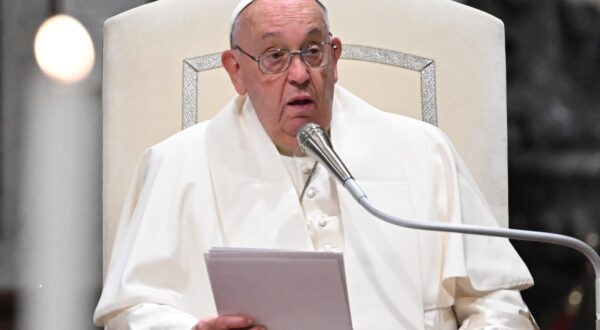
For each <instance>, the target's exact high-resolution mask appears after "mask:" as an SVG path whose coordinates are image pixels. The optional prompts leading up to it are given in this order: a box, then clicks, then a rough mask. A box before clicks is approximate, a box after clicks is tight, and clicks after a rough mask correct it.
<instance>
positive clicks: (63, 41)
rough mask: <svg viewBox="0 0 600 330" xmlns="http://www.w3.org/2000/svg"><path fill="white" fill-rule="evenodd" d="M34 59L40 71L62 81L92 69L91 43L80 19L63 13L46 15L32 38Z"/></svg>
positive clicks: (78, 78) (74, 77)
mask: <svg viewBox="0 0 600 330" xmlns="http://www.w3.org/2000/svg"><path fill="white" fill-rule="evenodd" d="M34 51H35V59H36V61H37V63H38V65H39V66H40V69H42V71H43V72H44V73H45V74H46V75H48V76H50V77H51V78H53V79H55V80H58V81H60V82H63V83H75V82H78V81H80V80H82V79H84V78H85V77H87V75H88V74H89V73H90V71H92V67H93V66H94V45H93V44H92V39H91V37H90V35H89V33H88V32H87V30H86V29H85V27H83V25H81V23H80V22H79V21H78V20H76V19H75V18H73V17H71V16H67V15H62V14H61V15H55V16H52V17H50V18H48V19H47V20H46V21H45V22H44V23H43V24H42V25H41V26H40V28H39V29H38V31H37V33H36V35H35V41H34Z"/></svg>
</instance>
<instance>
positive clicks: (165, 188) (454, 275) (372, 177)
mask: <svg viewBox="0 0 600 330" xmlns="http://www.w3.org/2000/svg"><path fill="white" fill-rule="evenodd" d="M331 140H332V144H333V146H334V148H335V149H336V151H337V152H338V154H339V155H340V157H341V158H342V159H343V160H344V161H345V163H346V165H347V166H348V168H349V170H350V171H351V172H352V173H353V175H354V177H355V178H356V181H357V182H358V183H359V184H360V185H361V186H362V188H363V190H364V191H365V193H366V194H367V195H368V196H369V198H370V200H371V201H372V202H374V203H375V205H377V206H378V207H380V208H381V209H382V210H385V211H387V212H388V213H390V214H394V215H398V216H402V217H407V218H413V219H429V220H439V221H442V222H447V223H466V224H479V225H488V226H497V223H496V221H495V219H494V217H493V215H492V212H491V210H490V209H489V207H488V206H487V205H486V203H485V201H484V199H483V196H482V194H481V193H480V191H479V190H478V189H477V187H476V185H475V182H474V180H473V178H472V177H471V176H470V174H469V173H468V171H467V169H466V167H465V165H464V164H463V163H462V161H461V160H460V159H459V157H458V156H457V154H456V152H455V151H454V149H453V148H452V146H451V145H450V143H449V142H448V140H447V138H446V137H445V136H444V135H443V133H441V132H440V130H439V129H437V128H436V127H434V126H431V125H428V124H426V123H423V122H421V121H418V120H414V119H409V118H406V117H402V116H398V115H395V114H389V113H384V112H381V111H379V110H377V109H375V108H373V107H372V106H370V105H368V104H367V103H365V102H364V101H362V100H360V99H359V98H357V97H356V96H354V95H352V94H350V93H349V92H348V91H346V90H344V89H342V88H341V87H336V91H335V98H334V104H333V119H332V123H331ZM294 162H295V160H292V161H291V163H290V160H289V159H287V160H286V159H285V157H282V156H281V155H280V154H279V153H278V151H277V149H276V148H275V146H274V145H273V144H272V142H271V141H270V139H269V137H268V135H267V134H266V132H265V131H264V129H263V128H262V126H261V125H260V122H259V121H258V119H257V117H256V114H255V113H254V109H253V108H252V105H251V103H250V102H249V101H248V100H247V98H246V97H236V98H235V99H234V100H233V101H232V102H231V103H230V104H228V105H227V106H226V107H225V109H223V110H222V111H221V112H220V113H219V114H218V115H217V116H216V117H215V118H213V119H212V120H210V121H208V122H203V123H200V124H197V125H195V126H194V127H192V128H189V129H186V130H184V131H182V132H179V133H177V134H175V135H174V136H172V137H170V138H169V139H167V140H165V141H163V142H161V143H159V144H158V145H155V146H153V147H151V148H150V149H149V150H147V151H146V152H145V153H144V155H143V156H142V159H141V161H140V163H139V166H138V169H137V172H136V174H135V177H134V180H133V183H132V185H131V187H130V190H129V195H128V197H127V200H126V202H125V207H124V210H123V213H122V215H121V221H120V225H119V228H118V231H117V237H116V243H115V248H114V249H113V251H114V252H113V255H112V257H111V259H110V264H109V267H108V271H107V275H106V279H105V283H104V289H103V292H102V296H101V298H100V302H99V303H98V307H97V309H96V312H95V315H94V319H95V322H96V323H97V324H100V325H102V324H105V325H107V326H108V327H109V328H116V329H120V328H134V329H138V328H139V329H150V328H156V329H190V328H192V326H193V325H194V324H195V323H196V322H197V321H198V319H199V318H202V317H205V316H209V315H214V314H216V309H215V306H214V301H213V297H212V292H211V288H210V283H209V280H208V275H207V272H206V269H205V265H204V260H203V253H205V252H206V251H208V250H209V249H210V248H211V247H214V246H231V247H261V248H281V249H296V250H327V249H333V250H340V251H343V252H344V262H345V265H346V276H347V285H348V294H349V303H350V310H351V314H352V321H353V325H354V329H356V330H361V329H454V328H456V323H455V322H456V321H455V320H454V319H455V318H456V319H457V320H458V324H459V325H460V324H461V323H462V327H464V328H469V329H470V328H483V327H485V326H490V325H491V328H513V329H528V328H533V327H534V325H533V324H534V322H533V321H532V319H531V317H530V315H529V311H528V310H527V307H526V306H525V305H524V303H523V302H522V300H521V297H520V294H519V292H518V290H521V289H524V288H527V287H529V286H531V285H532V284H533V281H532V279H531V276H530V274H529V272H528V270H527V267H526V266H525V265H524V263H523V262H522V260H521V259H520V258H519V256H518V255H517V253H516V252H515V250H514V249H513V248H512V246H511V245H510V243H509V242H508V240H506V239H500V238H492V237H481V236H468V235H467V236H463V235H460V234H448V233H435V232H425V231H416V230H413V229H405V228H400V227H396V226H393V225H391V224H388V223H385V222H383V221H380V220H378V219H375V218H374V217H373V216H371V215H370V214H368V213H367V212H366V211H364V210H363V209H362V208H361V207H360V206H359V205H358V204H357V203H356V202H355V201H354V199H353V198H352V197H351V196H350V195H349V194H348V193H347V192H346V191H345V190H344V188H343V187H341V186H339V185H338V184H337V183H334V181H333V180H332V179H330V178H328V177H327V176H326V174H324V173H325V171H320V173H321V174H320V179H318V178H317V180H315V188H314V189H322V190H323V191H324V193H322V194H325V196H326V199H325V200H327V199H329V200H332V201H335V202H336V203H335V207H329V208H328V207H327V206H326V205H325V204H327V203H325V204H323V203H321V204H320V205H319V203H312V202H310V201H309V202H307V203H304V202H302V203H301V202H299V200H298V191H299V190H300V189H299V187H298V186H299V184H298V183H297V182H295V181H298V180H296V179H297V177H296V176H295V175H294V173H293V172H294V170H293V163H294ZM299 162H300V163H302V162H303V161H302V160H300V161H299ZM286 164H287V165H286ZM290 164H292V165H290ZM323 175H325V177H323ZM324 178H325V179H324ZM328 183H329V186H328ZM318 192H319V191H318V190H317V191H316V193H315V191H313V192H311V193H310V194H309V195H312V196H313V197H314V196H315V195H318ZM307 198H308V199H310V198H312V197H311V196H308V197H305V199H307ZM311 203H312V204H311ZM329 204H331V203H329ZM330 206H331V205H330ZM319 208H321V209H320V210H319ZM315 211H318V212H317V213H320V215H321V217H320V218H319V219H320V220H321V221H320V222H319V221H318V220H315V218H314V217H313V215H314V214H315ZM323 218H324V219H325V220H327V221H325V222H323V221H322V220H323ZM336 219H337V220H339V221H337V222H336ZM315 221H317V222H315ZM328 221H329V222H328ZM319 223H320V225H319ZM323 223H325V225H323ZM319 228H323V229H319ZM332 228H333V229H332ZM325 229H327V230H325ZM266 326H267V327H268V324H266ZM271 330H279V329H271Z"/></svg>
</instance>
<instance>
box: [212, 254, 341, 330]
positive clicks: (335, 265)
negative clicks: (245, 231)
mask: <svg viewBox="0 0 600 330" xmlns="http://www.w3.org/2000/svg"><path fill="white" fill-rule="evenodd" d="M204 258H205V261H206V266H207V268H208V275H209V277H210V282H211V286H212V290H213V295H214V298H215V303H216V306H217V311H218V313H219V315H225V314H248V315H250V316H251V317H253V318H254V319H255V320H256V322H257V324H261V325H264V326H266V327H267V328H268V329H269V330H296V329H298V330H300V329H302V330H305V329H313V330H320V329H323V330H325V329H326V330H348V329H352V322H351V319H350V308H349V306H348V294H347V291H346V276H345V273H344V262H343V258H342V254H340V253H332V252H303V251H282V250H267V249H243V248H213V249H211V250H210V252H209V253H206V254H205V255H204Z"/></svg>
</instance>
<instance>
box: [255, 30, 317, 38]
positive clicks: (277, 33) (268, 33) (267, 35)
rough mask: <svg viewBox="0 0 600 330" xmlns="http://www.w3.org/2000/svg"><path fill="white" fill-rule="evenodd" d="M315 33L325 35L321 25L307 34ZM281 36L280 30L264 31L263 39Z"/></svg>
mask: <svg viewBox="0 0 600 330" xmlns="http://www.w3.org/2000/svg"><path fill="white" fill-rule="evenodd" d="M315 34H316V35H319V36H321V35H323V30H322V29H321V28H319V27H314V28H312V29H310V31H308V33H307V34H306V35H309V36H311V35H315ZM280 36H281V33H280V32H265V33H263V35H262V37H261V39H263V40H264V39H268V38H272V37H280Z"/></svg>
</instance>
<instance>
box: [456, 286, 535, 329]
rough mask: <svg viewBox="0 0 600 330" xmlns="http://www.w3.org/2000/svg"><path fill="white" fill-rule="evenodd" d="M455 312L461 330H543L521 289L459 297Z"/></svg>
mask: <svg viewBox="0 0 600 330" xmlns="http://www.w3.org/2000/svg"><path fill="white" fill-rule="evenodd" d="M454 312H455V314H456V319H457V320H458V322H459V324H460V325H461V326H460V329H465V330H467V329H469V330H471V329H520V330H521V329H522V330H526V329H539V328H538V326H537V324H536V323H535V320H534V319H533V317H532V316H531V313H530V312H529V309H528V308H527V306H526V305H525V303H524V302H523V299H522V298H521V294H520V293H519V291H517V290H498V291H493V292H490V293H488V294H486V295H483V296H481V297H470V296H463V297H457V298H456V301H455V303H454Z"/></svg>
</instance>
